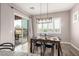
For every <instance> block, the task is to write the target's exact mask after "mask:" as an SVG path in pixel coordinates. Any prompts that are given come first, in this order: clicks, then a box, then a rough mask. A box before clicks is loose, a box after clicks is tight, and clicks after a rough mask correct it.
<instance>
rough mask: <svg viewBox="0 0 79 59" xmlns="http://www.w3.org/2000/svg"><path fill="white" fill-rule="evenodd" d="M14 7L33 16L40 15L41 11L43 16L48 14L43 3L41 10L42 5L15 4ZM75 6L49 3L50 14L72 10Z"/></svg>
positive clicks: (72, 4)
mask: <svg viewBox="0 0 79 59" xmlns="http://www.w3.org/2000/svg"><path fill="white" fill-rule="evenodd" d="M14 5H15V6H17V7H19V8H21V9H22V10H24V11H26V12H28V13H30V14H32V15H38V14H40V10H41V13H42V14H45V13H47V4H46V3H41V9H40V3H14ZM74 5H75V4H74V3H48V13H53V12H60V11H66V10H70V9H71V8H72V7H73V6H74Z"/></svg>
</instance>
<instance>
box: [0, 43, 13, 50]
mask: <svg viewBox="0 0 79 59" xmlns="http://www.w3.org/2000/svg"><path fill="white" fill-rule="evenodd" d="M2 49H10V50H11V51H14V45H13V44H12V43H9V42H6V43H2V44H0V50H2Z"/></svg>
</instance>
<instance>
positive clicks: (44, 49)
mask: <svg viewBox="0 0 79 59" xmlns="http://www.w3.org/2000/svg"><path fill="white" fill-rule="evenodd" d="M45 51H46V47H44V48H43V56H44V55H45Z"/></svg>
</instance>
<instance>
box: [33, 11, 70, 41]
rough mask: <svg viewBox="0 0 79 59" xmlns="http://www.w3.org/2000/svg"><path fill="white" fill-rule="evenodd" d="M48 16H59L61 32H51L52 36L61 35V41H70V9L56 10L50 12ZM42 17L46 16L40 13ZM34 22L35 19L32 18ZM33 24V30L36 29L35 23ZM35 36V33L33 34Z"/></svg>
mask: <svg viewBox="0 0 79 59" xmlns="http://www.w3.org/2000/svg"><path fill="white" fill-rule="evenodd" d="M49 16H53V17H61V34H52V36H59V37H61V39H62V41H63V42H69V41H70V26H69V25H70V23H69V22H70V11H63V12H57V13H51V14H49ZM38 17H39V15H37V16H35V18H38ZM42 17H46V15H42ZM33 21H34V22H35V20H33ZM34 25H35V27H34V28H35V31H36V23H34ZM35 36H37V34H35Z"/></svg>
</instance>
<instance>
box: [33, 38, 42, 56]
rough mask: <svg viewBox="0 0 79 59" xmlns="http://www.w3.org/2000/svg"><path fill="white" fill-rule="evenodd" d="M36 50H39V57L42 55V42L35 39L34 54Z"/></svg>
mask: <svg viewBox="0 0 79 59" xmlns="http://www.w3.org/2000/svg"><path fill="white" fill-rule="evenodd" d="M38 48H40V50H41V52H40V55H42V42H41V41H38V40H37V39H34V40H33V53H35V51H36V52H37V51H38Z"/></svg>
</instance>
